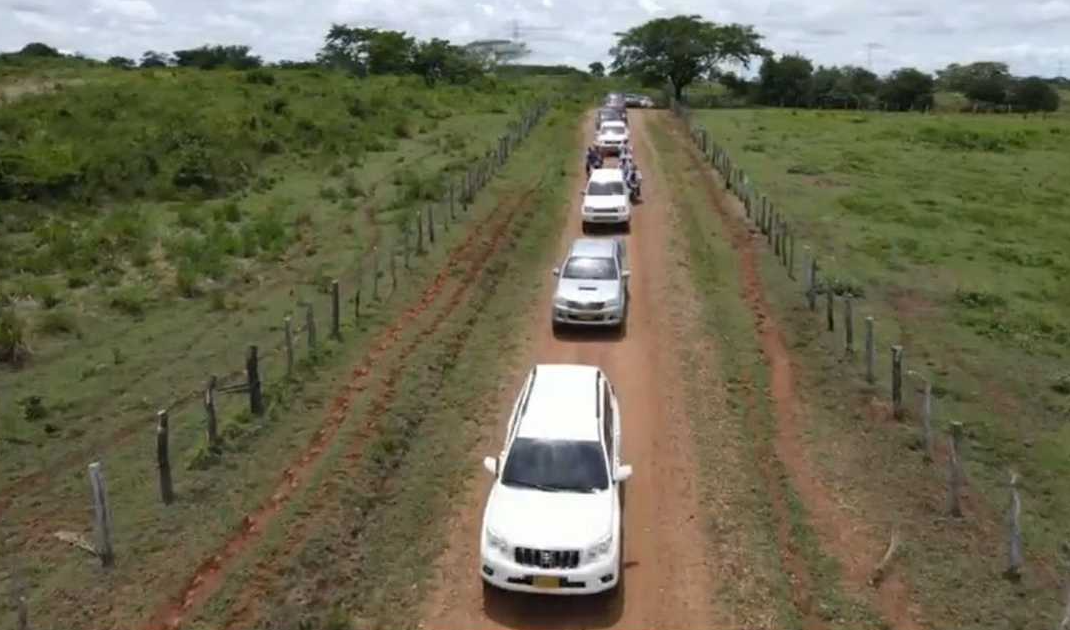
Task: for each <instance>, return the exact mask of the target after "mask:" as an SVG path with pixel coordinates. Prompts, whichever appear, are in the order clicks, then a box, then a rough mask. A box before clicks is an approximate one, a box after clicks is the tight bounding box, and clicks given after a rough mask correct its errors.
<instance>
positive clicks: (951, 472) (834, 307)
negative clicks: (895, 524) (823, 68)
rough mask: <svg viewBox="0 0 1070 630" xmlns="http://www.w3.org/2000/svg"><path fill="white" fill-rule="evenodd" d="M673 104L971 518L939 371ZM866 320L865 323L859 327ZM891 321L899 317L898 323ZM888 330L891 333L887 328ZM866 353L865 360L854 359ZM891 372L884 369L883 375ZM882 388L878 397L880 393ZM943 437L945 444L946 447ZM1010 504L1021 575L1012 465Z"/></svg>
mask: <svg viewBox="0 0 1070 630" xmlns="http://www.w3.org/2000/svg"><path fill="white" fill-rule="evenodd" d="M670 108H671V110H672V111H673V113H674V114H675V115H676V117H677V118H679V119H680V120H681V121H682V122H683V123H684V124H685V125H686V127H687V130H688V132H689V134H690V139H691V141H692V142H693V143H694V145H695V147H696V148H697V149H698V150H699V151H700V152H701V153H702V155H703V157H704V159H705V160H706V161H707V162H708V163H709V165H710V167H711V168H712V170H713V171H715V172H716V174H717V175H718V176H719V177H718V180H719V182H720V183H722V185H723V186H724V188H725V190H726V191H727V192H728V193H729V194H731V195H732V196H734V197H735V198H736V199H737V200H738V202H739V204H740V206H741V208H742V211H741V217H740V218H742V219H743V220H744V222H745V223H746V224H747V225H748V228H749V229H752V230H753V231H754V232H755V233H756V234H758V235H760V236H761V237H764V240H765V241H766V243H767V245H766V247H764V248H761V249H764V251H766V252H767V253H768V254H769V255H772V256H774V257H775V259H776V260H777V263H778V265H779V266H780V267H782V268H783V269H784V272H785V273H786V274H787V277H788V278H789V280H791V281H793V282H799V281H801V282H802V289H803V290H802V291H800V294H801V297H802V299H804V300H805V302H806V308H807V309H808V310H809V311H810V312H812V313H813V314H814V315H816V316H817V317H818V321H819V323H818V325H817V330H816V331H815V332H814V334H815V339H816V340H817V341H818V342H819V343H820V344H821V345H822V346H824V347H825V348H827V349H828V350H829V352H831V353H833V354H835V355H837V356H838V357H840V358H841V360H842V359H846V360H847V363H848V365H851V366H855V367H856V368H859V369H861V370H862V371H863V376H864V379H865V382H866V385H867V387H869V388H870V389H871V390H872V391H874V392H878V396H879V397H880V398H883V402H884V403H885V406H886V409H887V411H888V414H889V415H891V417H893V418H894V419H896V420H897V421H900V422H911V423H914V424H915V425H916V427H915V431H916V435H917V440H915V441H913V443H912V447H916V448H917V450H919V451H920V452H921V456H922V458H923V459H924V461H925V462H926V463H927V464H929V465H931V466H933V467H934V472H937V471H939V474H941V476H942V477H943V479H942V481H944V482H945V484H946V502H945V505H946V508H945V509H944V514H945V515H947V516H950V517H952V518H955V519H962V518H965V517H966V514H965V512H964V510H963V501H962V494H963V490H964V487H965V486H966V483H967V479H966V472H965V467H964V464H963V460H964V458H965V457H966V456H967V453H965V452H964V444H963V441H964V440H963V438H964V436H965V433H966V431H965V425H964V424H963V423H962V422H960V421H957V420H954V419H951V418H945V419H944V421H943V422H942V423H941V424H942V425H943V426H945V427H947V433H946V434H945V435H940V434H938V432H937V429H936V428H935V427H936V424H937V423H936V420H937V418H938V413H937V410H936V409H934V398H935V397H936V394H935V393H934V392H938V391H939V390H938V388H939V385H938V384H937V383H936V380H935V378H934V377H933V376H932V375H931V374H928V373H926V372H925V371H924V369H923V368H919V369H911V368H909V367H908V366H909V365H910V364H909V361H910V355H909V353H908V348H905V347H904V346H902V345H900V344H898V343H894V344H888V345H883V344H887V341H882V339H881V337H880V332H881V331H880V329H879V328H878V323H879V322H878V321H877V319H876V318H875V317H874V316H873V315H870V314H867V313H865V311H864V310H862V309H860V308H859V307H860V306H863V305H864V304H865V302H864V299H865V296H864V295H862V294H861V293H862V292H861V291H859V290H858V289H859V288H858V287H855V286H853V285H852V284H851V283H848V282H843V281H841V280H839V279H838V278H837V277H836V276H835V275H834V274H833V273H832V270H831V268H826V267H825V266H824V265H823V263H822V258H821V256H820V255H819V253H818V252H817V250H816V247H813V246H810V245H807V244H804V243H802V242H801V239H800V238H797V237H798V233H797V230H796V225H797V224H796V222H795V221H794V219H793V218H792V217H791V216H790V214H789V213H788V212H787V211H785V209H783V208H780V207H778V206H777V205H776V204H775V203H774V202H773V201H772V200H771V199H770V197H769V196H768V195H766V194H765V193H764V192H763V191H762V189H761V187H760V186H759V185H758V183H757V182H756V181H755V180H754V179H752V178H751V177H750V175H748V174H747V172H746V171H745V170H744V169H743V168H742V167H741V166H740V165H739V164H737V163H736V161H735V160H734V159H733V157H732V155H731V154H729V152H728V150H727V149H725V148H724V147H723V146H721V145H720V144H718V143H717V142H716V141H715V140H714V139H713V138H712V136H711V134H710V133H709V131H708V130H707V129H706V128H705V127H703V126H700V125H695V124H694V121H693V117H692V113H691V110H690V108H688V107H687V106H686V105H684V104H682V103H680V102H678V101H676V100H674V99H673V100H671V103H670ZM859 324H861V326H858V325H859ZM893 324H894V322H893ZM890 334H891V333H889V335H890ZM858 355H861V361H858V360H856V359H855V357H856V356H858ZM884 375H887V376H884ZM882 390H883V391H884V395H883V396H880V394H879V392H880V391H882ZM941 443H943V444H944V445H945V446H943V447H942V448H941ZM941 452H943V453H945V458H946V464H945V466H946V468H945V470H944V471H940V468H939V467H938V466H937V464H938V461H937V460H938V455H939V454H940V453H941ZM1008 476H1009V484H1008V493H1009V504H1010V507H1009V508H1008V510H1007V515H1006V524H1007V555H1006V566H1005V567H1004V571H1003V575H1004V576H1005V577H1007V578H1008V579H1011V580H1018V579H1019V578H1020V576H1021V574H1022V570H1023V565H1024V559H1023V550H1022V533H1021V510H1022V503H1021V496H1020V490H1021V488H1022V486H1021V485H1020V478H1019V476H1018V474H1017V473H1015V472H1014V471H1008ZM891 540H892V543H891V544H890V545H889V548H888V552H887V553H886V554H885V559H883V560H882V561H881V563H880V564H879V565H878V567H877V568H876V569H875V570H874V580H875V581H879V578H880V576H882V575H883V574H884V572H885V571H886V570H887V563H888V562H890V560H891V557H892V556H893V555H894V553H895V548H896V547H897V546H898V541H899V536H898V532H896V531H893V532H892V535H891ZM1067 599H1068V602H1067V606H1068V616H1070V592H1068V595H1067Z"/></svg>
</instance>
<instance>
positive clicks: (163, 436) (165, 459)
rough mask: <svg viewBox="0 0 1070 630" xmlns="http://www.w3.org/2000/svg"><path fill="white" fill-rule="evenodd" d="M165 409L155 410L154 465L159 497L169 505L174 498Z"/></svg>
mask: <svg viewBox="0 0 1070 630" xmlns="http://www.w3.org/2000/svg"><path fill="white" fill-rule="evenodd" d="M167 425H168V422H167V410H166V409H161V410H160V411H157V412H156V465H157V467H158V468H159V470H160V499H161V500H162V501H163V504H164V505H171V502H172V501H174V500H175V489H174V485H173V484H172V483H171V454H170V452H169V447H170V444H169V436H168V426H167Z"/></svg>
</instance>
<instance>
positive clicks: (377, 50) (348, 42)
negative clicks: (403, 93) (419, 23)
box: [316, 24, 416, 76]
mask: <svg viewBox="0 0 1070 630" xmlns="http://www.w3.org/2000/svg"><path fill="white" fill-rule="evenodd" d="M415 52H416V40H415V39H414V38H412V37H409V36H407V35H406V34H405V33H403V32H400V31H381V30H379V29H375V28H359V27H350V26H346V25H345V24H332V25H331V29H330V30H329V31H328V32H327V36H326V38H324V45H323V48H321V49H320V52H319V53H318V54H317V55H316V58H317V59H318V60H319V61H320V63H323V64H325V65H329V66H334V67H341V68H346V69H348V70H350V71H351V72H353V73H355V74H357V75H358V76H365V75H369V74H405V73H407V72H409V71H410V70H411V69H412V68H411V66H412V62H413V55H414V54H415Z"/></svg>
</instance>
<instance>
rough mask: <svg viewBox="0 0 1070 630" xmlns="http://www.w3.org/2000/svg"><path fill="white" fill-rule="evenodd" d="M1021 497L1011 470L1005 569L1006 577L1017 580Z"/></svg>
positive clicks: (1020, 547)
mask: <svg viewBox="0 0 1070 630" xmlns="http://www.w3.org/2000/svg"><path fill="white" fill-rule="evenodd" d="M1021 514H1022V499H1021V497H1019V496H1018V474H1017V473H1015V472H1013V471H1012V472H1011V505H1010V509H1009V510H1008V513H1007V529H1008V530H1009V531H1008V532H1007V535H1008V541H1007V571H1006V572H1005V575H1006V576H1007V578H1008V579H1011V580H1015V581H1017V580H1018V579H1019V578H1021V577H1022V564H1023V562H1024V560H1023V558H1022V528H1021V525H1020V523H1019V518H1020V517H1021Z"/></svg>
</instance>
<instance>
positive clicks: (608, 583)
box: [479, 545, 620, 595]
mask: <svg viewBox="0 0 1070 630" xmlns="http://www.w3.org/2000/svg"><path fill="white" fill-rule="evenodd" d="M619 570H620V562H619V550H617V549H614V550H613V551H612V552H610V553H609V554H606V555H604V556H602V557H601V558H599V559H598V560H595V561H593V562H587V563H583V564H581V565H580V566H579V567H576V568H575V569H541V568H538V567H532V566H527V565H522V564H517V563H516V562H514V561H513V559H512V558H510V557H507V556H506V555H505V554H503V553H502V552H501V551H499V550H497V549H488V548H487V547H486V545H483V550H482V553H481V554H480V567H479V574H480V575H481V576H482V577H483V581H485V582H487V583H488V584H491V585H492V586H496V587H498V588H500V589H504V590H507V591H517V592H521V593H542V594H545V595H593V594H595V593H601V592H603V591H608V590H610V589H612V588H613V587H615V586H616V585H617V582H618V581H619V580H620V575H619ZM536 578H544V579H547V580H549V581H551V582H552V583H553V584H552V585H549V586H536V585H535V583H536Z"/></svg>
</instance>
